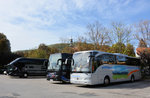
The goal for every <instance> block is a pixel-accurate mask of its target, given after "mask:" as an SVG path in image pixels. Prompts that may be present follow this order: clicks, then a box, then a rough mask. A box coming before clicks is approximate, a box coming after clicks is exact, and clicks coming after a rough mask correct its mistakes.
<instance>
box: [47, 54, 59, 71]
mask: <svg viewBox="0 0 150 98" xmlns="http://www.w3.org/2000/svg"><path fill="white" fill-rule="evenodd" d="M60 58H61V55H60V54H53V55H51V56H50V58H49V63H48V70H51V71H59V70H60V68H61V65H60V63H58V65H57V61H58V59H60Z"/></svg>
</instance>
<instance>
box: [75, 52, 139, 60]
mask: <svg viewBox="0 0 150 98" xmlns="http://www.w3.org/2000/svg"><path fill="white" fill-rule="evenodd" d="M87 52H97V54H96V56H97V55H101V54H112V55H116V56H124V57H130V58H136V57H131V56H128V55H125V54H121V53H108V52H103V51H98V50H88V51H78V52H75V53H74V54H78V53H87ZM136 59H139V58H136Z"/></svg>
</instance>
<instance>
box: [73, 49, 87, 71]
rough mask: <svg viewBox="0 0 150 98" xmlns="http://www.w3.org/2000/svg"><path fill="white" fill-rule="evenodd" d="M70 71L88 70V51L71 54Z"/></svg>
mask: <svg viewBox="0 0 150 98" xmlns="http://www.w3.org/2000/svg"><path fill="white" fill-rule="evenodd" d="M73 60H74V65H73V64H72V72H90V63H89V62H90V52H87V53H76V54H74V55H73Z"/></svg>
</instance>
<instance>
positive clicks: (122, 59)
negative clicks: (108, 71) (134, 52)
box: [116, 56, 127, 65]
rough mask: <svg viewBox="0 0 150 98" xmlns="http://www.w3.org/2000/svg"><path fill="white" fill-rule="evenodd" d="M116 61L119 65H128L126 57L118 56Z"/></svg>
mask: <svg viewBox="0 0 150 98" xmlns="http://www.w3.org/2000/svg"><path fill="white" fill-rule="evenodd" d="M116 61H117V64H119V65H126V63H127V62H126V61H127V60H126V57H124V56H116Z"/></svg>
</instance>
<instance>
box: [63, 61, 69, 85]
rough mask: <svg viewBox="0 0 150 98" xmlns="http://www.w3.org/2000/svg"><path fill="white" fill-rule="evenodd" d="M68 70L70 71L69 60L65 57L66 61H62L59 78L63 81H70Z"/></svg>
mask: <svg viewBox="0 0 150 98" xmlns="http://www.w3.org/2000/svg"><path fill="white" fill-rule="evenodd" d="M70 72H71V60H70V59H67V60H66V62H63V63H62V76H61V79H62V80H63V81H65V82H69V81H70Z"/></svg>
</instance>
